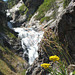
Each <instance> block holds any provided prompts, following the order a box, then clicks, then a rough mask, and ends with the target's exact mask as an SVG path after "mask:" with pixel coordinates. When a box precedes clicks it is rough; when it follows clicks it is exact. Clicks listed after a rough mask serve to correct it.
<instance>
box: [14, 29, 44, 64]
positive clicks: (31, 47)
mask: <svg viewBox="0 0 75 75" xmlns="http://www.w3.org/2000/svg"><path fill="white" fill-rule="evenodd" d="M14 30H15V32H18V33H19V34H18V37H19V38H20V39H21V44H22V48H23V50H24V53H23V58H24V59H26V60H27V61H28V62H29V64H32V63H33V61H34V60H35V58H37V57H38V53H37V50H38V43H39V42H40V41H41V38H42V37H43V31H39V32H36V31H35V30H33V29H32V28H14Z"/></svg>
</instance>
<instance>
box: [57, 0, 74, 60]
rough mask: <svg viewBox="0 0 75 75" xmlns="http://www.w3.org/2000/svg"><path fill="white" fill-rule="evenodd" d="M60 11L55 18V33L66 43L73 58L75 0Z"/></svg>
mask: <svg viewBox="0 0 75 75" xmlns="http://www.w3.org/2000/svg"><path fill="white" fill-rule="evenodd" d="M62 13H63V14H62V15H61V16H60V17H59V18H58V19H57V26H56V30H57V31H56V34H58V36H59V40H60V41H61V42H63V43H64V44H66V43H67V45H68V49H69V52H70V54H71V56H72V57H73V59H74V60H75V46H74V45H75V0H72V1H71V3H70V4H69V6H68V7H67V9H66V10H64V11H63V12H62Z"/></svg>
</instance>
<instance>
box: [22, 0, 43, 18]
mask: <svg viewBox="0 0 75 75" xmlns="http://www.w3.org/2000/svg"><path fill="white" fill-rule="evenodd" d="M43 1H44V0H23V2H24V4H25V5H26V6H27V8H28V9H29V10H28V12H27V14H26V16H27V18H28V17H29V15H32V14H34V12H35V11H36V10H37V8H38V7H39V6H40V5H41V4H42V3H43Z"/></svg>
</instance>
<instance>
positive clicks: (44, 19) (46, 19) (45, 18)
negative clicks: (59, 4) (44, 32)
mask: <svg viewBox="0 0 75 75" xmlns="http://www.w3.org/2000/svg"><path fill="white" fill-rule="evenodd" d="M49 20H50V17H43V18H41V20H40V23H42V22H43V21H47V22H48V21H49Z"/></svg>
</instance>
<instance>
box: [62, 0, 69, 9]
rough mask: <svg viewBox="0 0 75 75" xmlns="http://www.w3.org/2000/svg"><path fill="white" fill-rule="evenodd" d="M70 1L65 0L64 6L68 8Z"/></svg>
mask: <svg viewBox="0 0 75 75" xmlns="http://www.w3.org/2000/svg"><path fill="white" fill-rule="evenodd" d="M69 3H70V0H64V3H63V7H64V8H66V6H68V4H69Z"/></svg>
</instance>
